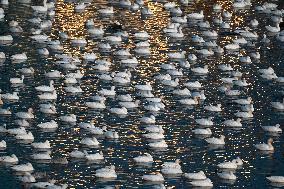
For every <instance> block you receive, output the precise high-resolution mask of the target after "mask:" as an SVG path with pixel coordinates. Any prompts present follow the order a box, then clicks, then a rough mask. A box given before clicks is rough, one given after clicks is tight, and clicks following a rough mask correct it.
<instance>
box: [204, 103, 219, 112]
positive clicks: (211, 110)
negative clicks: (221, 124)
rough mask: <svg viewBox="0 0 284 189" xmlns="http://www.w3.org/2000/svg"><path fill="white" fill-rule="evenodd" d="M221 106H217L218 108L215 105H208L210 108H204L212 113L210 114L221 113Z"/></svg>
mask: <svg viewBox="0 0 284 189" xmlns="http://www.w3.org/2000/svg"><path fill="white" fill-rule="evenodd" d="M221 106H222V105H221V104H217V105H216V106H214V105H208V106H204V110H207V111H210V112H221V111H222V108H221Z"/></svg>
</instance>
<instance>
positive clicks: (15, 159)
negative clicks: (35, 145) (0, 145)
mask: <svg viewBox="0 0 284 189" xmlns="http://www.w3.org/2000/svg"><path fill="white" fill-rule="evenodd" d="M18 161H19V159H18V157H17V156H16V155H15V154H12V155H11V156H1V157H0V162H2V163H13V164H14V163H18Z"/></svg>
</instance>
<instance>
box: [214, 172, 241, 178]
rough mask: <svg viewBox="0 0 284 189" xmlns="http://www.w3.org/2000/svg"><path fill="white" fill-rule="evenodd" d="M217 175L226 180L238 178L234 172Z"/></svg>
mask: <svg viewBox="0 0 284 189" xmlns="http://www.w3.org/2000/svg"><path fill="white" fill-rule="evenodd" d="M217 175H218V176H219V177H220V178H221V179H225V180H236V179H237V177H236V175H235V174H234V173H233V172H232V171H229V172H227V171H223V172H220V173H217Z"/></svg>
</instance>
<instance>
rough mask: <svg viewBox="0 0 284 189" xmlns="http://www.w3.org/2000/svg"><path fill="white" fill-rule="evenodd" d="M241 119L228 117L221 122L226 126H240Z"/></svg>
mask: <svg viewBox="0 0 284 189" xmlns="http://www.w3.org/2000/svg"><path fill="white" fill-rule="evenodd" d="M241 121H242V120H241V119H240V118H237V119H236V120H234V119H230V120H226V121H224V122H223V124H224V125H225V126H227V127H242V123H241Z"/></svg>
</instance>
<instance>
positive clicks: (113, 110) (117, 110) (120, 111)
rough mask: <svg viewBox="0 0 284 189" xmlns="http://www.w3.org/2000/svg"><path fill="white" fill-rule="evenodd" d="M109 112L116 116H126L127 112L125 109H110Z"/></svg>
mask: <svg viewBox="0 0 284 189" xmlns="http://www.w3.org/2000/svg"><path fill="white" fill-rule="evenodd" d="M109 111H110V112H111V113H113V114H117V115H127V114H128V111H127V109H126V108H125V107H122V108H110V109H109Z"/></svg>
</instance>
